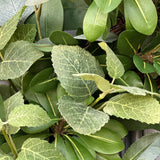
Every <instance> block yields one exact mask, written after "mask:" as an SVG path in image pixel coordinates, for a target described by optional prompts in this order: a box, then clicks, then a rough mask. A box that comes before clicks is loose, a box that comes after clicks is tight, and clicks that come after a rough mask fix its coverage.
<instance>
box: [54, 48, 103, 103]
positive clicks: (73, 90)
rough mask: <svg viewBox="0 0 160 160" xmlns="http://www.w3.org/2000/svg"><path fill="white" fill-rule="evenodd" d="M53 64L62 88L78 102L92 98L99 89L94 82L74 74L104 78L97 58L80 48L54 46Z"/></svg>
mask: <svg viewBox="0 0 160 160" xmlns="http://www.w3.org/2000/svg"><path fill="white" fill-rule="evenodd" d="M52 62H53V67H54V69H55V72H56V74H57V76H58V79H59V81H60V82H61V85H62V87H63V88H64V89H65V90H66V92H68V93H69V95H70V96H71V97H73V98H75V99H76V100H77V101H83V100H85V99H87V98H88V97H90V96H91V95H92V94H93V93H94V92H95V91H96V90H97V87H96V85H95V83H94V82H90V81H84V80H83V79H81V78H79V77H74V76H73V74H79V73H94V74H98V75H101V76H102V77H103V76H104V74H103V71H102V69H101V68H100V66H99V64H98V62H97V61H96V59H95V57H93V56H92V55H91V54H90V53H89V52H87V51H86V50H84V49H82V48H80V47H78V46H61V45H59V46H54V47H53V50H52Z"/></svg>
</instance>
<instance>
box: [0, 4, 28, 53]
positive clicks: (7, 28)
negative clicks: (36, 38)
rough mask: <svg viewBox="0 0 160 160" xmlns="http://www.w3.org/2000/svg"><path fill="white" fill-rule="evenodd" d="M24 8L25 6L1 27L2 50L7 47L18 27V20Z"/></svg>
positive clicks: (0, 41) (0, 46) (0, 48)
mask: <svg viewBox="0 0 160 160" xmlns="http://www.w3.org/2000/svg"><path fill="white" fill-rule="evenodd" d="M24 10H25V7H24V8H22V9H21V10H20V11H19V12H18V13H17V14H15V15H14V16H13V17H12V18H11V19H9V20H8V21H7V22H6V23H5V24H4V25H3V26H2V27H1V28H0V50H2V49H3V48H4V47H5V45H6V44H7V42H8V41H9V40H10V38H11V36H12V35H13V33H14V32H15V30H16V29H17V24H18V21H19V19H20V17H21V15H22V13H23V12H24Z"/></svg>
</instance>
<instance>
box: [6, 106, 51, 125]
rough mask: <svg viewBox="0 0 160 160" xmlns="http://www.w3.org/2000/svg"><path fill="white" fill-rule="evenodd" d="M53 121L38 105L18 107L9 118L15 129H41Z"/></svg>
mask: <svg viewBox="0 0 160 160" xmlns="http://www.w3.org/2000/svg"><path fill="white" fill-rule="evenodd" d="M50 121H51V119H50V118H49V116H48V115H47V113H46V112H45V111H44V110H43V109H42V108H41V107H40V106H38V105H33V104H29V105H22V106H19V107H16V108H15V109H14V110H13V111H12V112H11V113H10V114H9V117H8V123H9V124H10V125H12V126H15V127H23V126H27V127H40V126H43V125H45V124H46V123H49V122H50Z"/></svg>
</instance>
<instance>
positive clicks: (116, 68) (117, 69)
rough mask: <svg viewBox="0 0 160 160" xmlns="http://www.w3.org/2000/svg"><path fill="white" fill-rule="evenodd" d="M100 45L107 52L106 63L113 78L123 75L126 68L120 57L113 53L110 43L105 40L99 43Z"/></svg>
mask: <svg viewBox="0 0 160 160" xmlns="http://www.w3.org/2000/svg"><path fill="white" fill-rule="evenodd" d="M99 46H100V47H101V48H102V49H103V50H105V51H106V53H107V57H106V60H107V62H106V63H107V70H108V74H109V76H111V77H112V78H113V79H117V78H120V77H122V76H123V74H124V72H125V70H124V66H123V65H122V63H121V61H120V60H119V59H118V57H117V56H116V55H115V54H114V53H113V51H112V50H111V49H110V48H109V47H108V45H107V44H106V43H105V42H101V43H99Z"/></svg>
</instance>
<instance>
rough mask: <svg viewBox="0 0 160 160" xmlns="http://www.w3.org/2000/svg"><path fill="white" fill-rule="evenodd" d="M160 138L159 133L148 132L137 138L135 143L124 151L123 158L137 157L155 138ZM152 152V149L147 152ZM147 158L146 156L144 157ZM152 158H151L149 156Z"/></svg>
mask: <svg viewBox="0 0 160 160" xmlns="http://www.w3.org/2000/svg"><path fill="white" fill-rule="evenodd" d="M157 138H158V139H159V138H160V134H159V133H154V134H150V135H147V136H143V137H142V138H140V139H139V140H137V141H136V142H135V143H133V144H132V145H131V146H130V148H129V149H128V150H127V152H126V153H125V155H124V157H123V160H128V159H133V160H137V159H138V157H139V156H140V155H141V154H142V153H143V152H144V151H145V150H146V149H147V148H148V147H149V146H150V145H151V144H152V143H153V142H154V141H155V140H156V139H157ZM149 153H150V154H152V151H151V152H149ZM145 158H146V159H145V160H147V158H148V157H145ZM150 159H152V158H150ZM153 159H154V158H153Z"/></svg>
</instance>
